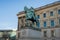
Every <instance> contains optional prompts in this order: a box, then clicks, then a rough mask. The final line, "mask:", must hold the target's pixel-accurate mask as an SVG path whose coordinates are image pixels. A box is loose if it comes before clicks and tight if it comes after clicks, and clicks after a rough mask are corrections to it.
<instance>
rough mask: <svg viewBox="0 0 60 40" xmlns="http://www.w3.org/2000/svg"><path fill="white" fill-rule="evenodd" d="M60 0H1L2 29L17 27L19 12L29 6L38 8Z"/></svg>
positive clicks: (0, 22) (0, 28)
mask: <svg viewBox="0 0 60 40" xmlns="http://www.w3.org/2000/svg"><path fill="white" fill-rule="evenodd" d="M55 1H58V0H0V30H4V29H16V28H17V15H16V14H18V12H20V11H23V10H24V6H27V7H28V8H30V7H34V8H38V7H40V6H44V5H46V4H50V3H52V2H55Z"/></svg>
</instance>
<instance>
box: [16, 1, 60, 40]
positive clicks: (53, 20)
mask: <svg viewBox="0 0 60 40" xmlns="http://www.w3.org/2000/svg"><path fill="white" fill-rule="evenodd" d="M35 14H36V15H38V18H39V19H38V20H39V24H38V26H39V27H38V28H40V29H41V30H40V38H41V40H60V1H57V2H54V3H51V4H48V5H45V6H42V7H39V8H36V9H35ZM17 16H18V31H17V39H19V37H20V30H21V29H22V28H25V27H26V20H25V19H26V18H25V12H24V11H22V12H19V13H18V14H17ZM29 23H30V22H29ZM34 26H35V27H37V26H36V23H35V25H34ZM36 35H37V34H36Z"/></svg>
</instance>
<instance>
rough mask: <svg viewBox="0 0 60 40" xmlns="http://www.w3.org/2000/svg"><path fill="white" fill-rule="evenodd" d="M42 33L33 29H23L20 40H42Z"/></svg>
mask: <svg viewBox="0 0 60 40" xmlns="http://www.w3.org/2000/svg"><path fill="white" fill-rule="evenodd" d="M40 34H41V32H40V31H36V30H32V29H21V30H20V38H19V40H40V37H41V35H40Z"/></svg>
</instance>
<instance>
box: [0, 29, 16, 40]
mask: <svg viewBox="0 0 60 40" xmlns="http://www.w3.org/2000/svg"><path fill="white" fill-rule="evenodd" d="M0 40H16V30H0Z"/></svg>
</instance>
